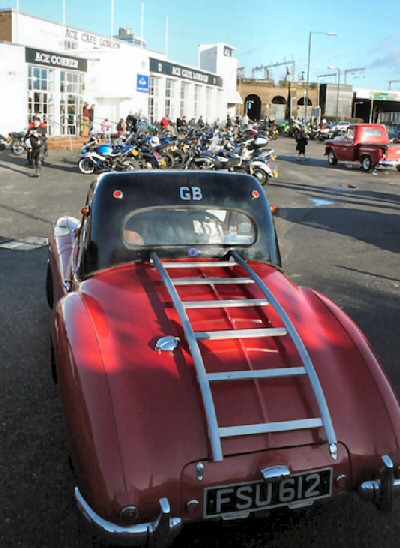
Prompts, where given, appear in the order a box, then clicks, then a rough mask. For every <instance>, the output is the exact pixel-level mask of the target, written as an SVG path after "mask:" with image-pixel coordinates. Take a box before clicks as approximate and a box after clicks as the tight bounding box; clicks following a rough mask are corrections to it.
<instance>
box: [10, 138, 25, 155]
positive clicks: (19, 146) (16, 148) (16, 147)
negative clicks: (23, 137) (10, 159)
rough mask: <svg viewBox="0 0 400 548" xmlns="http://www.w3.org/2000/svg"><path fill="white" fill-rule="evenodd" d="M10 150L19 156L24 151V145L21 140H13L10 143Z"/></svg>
mask: <svg viewBox="0 0 400 548" xmlns="http://www.w3.org/2000/svg"><path fill="white" fill-rule="evenodd" d="M11 150H12V151H13V153H14V154H15V155H16V156H21V155H22V154H23V153H24V152H25V147H24V145H23V143H22V142H21V141H15V142H14V143H13V144H12V145H11Z"/></svg>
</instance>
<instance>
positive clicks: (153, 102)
mask: <svg viewBox="0 0 400 548" xmlns="http://www.w3.org/2000/svg"><path fill="white" fill-rule="evenodd" d="M159 83H160V80H159V78H154V76H150V86H149V122H150V123H151V124H154V122H155V121H156V118H157V116H158V98H159Z"/></svg>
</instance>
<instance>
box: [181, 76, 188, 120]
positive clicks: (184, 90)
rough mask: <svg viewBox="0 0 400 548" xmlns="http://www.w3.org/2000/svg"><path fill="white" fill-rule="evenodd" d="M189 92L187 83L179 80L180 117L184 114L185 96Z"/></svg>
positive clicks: (185, 107)
mask: <svg viewBox="0 0 400 548" xmlns="http://www.w3.org/2000/svg"><path fill="white" fill-rule="evenodd" d="M188 93H189V85H188V84H186V83H185V82H181V100H180V108H179V115H180V117H181V118H182V116H184V115H185V116H186V109H187V98H188Z"/></svg>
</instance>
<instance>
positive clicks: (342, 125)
mask: <svg viewBox="0 0 400 548" xmlns="http://www.w3.org/2000/svg"><path fill="white" fill-rule="evenodd" d="M349 125H350V122H344V121H342V122H338V123H337V124H336V125H334V126H333V130H334V133H335V134H336V135H343V134H345V133H346V131H347V128H348V127H349Z"/></svg>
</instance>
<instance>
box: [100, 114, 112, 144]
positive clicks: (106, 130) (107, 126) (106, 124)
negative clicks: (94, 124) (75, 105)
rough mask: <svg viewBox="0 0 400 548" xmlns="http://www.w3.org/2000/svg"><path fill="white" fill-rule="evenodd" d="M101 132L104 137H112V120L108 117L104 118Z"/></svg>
mask: <svg viewBox="0 0 400 548" xmlns="http://www.w3.org/2000/svg"><path fill="white" fill-rule="evenodd" d="M101 132H102V134H103V139H107V141H108V140H109V139H111V122H110V120H109V119H108V118H104V120H103V123H102V124H101Z"/></svg>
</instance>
